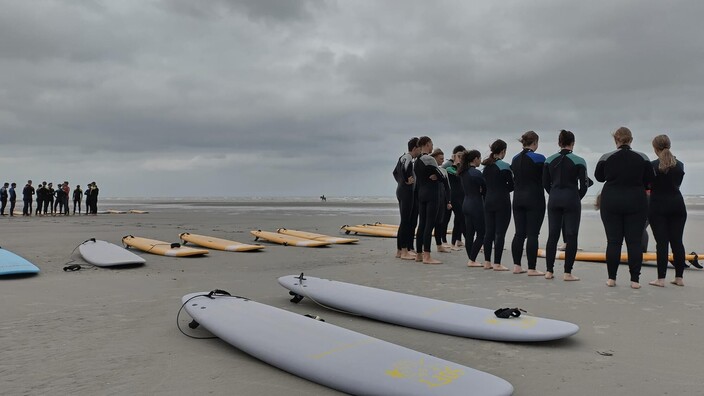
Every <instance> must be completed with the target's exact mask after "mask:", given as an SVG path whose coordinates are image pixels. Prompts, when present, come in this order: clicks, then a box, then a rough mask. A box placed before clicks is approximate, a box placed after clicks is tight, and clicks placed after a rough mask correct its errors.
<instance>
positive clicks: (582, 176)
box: [577, 165, 590, 199]
mask: <svg viewBox="0 0 704 396" xmlns="http://www.w3.org/2000/svg"><path fill="white" fill-rule="evenodd" d="M577 180H579V199H582V198H584V196H585V195H587V189H588V188H589V186H590V184H589V182H590V180H589V178H588V177H587V167H586V166H582V165H577Z"/></svg>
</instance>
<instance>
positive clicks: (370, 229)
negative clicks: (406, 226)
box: [340, 224, 398, 238]
mask: <svg viewBox="0 0 704 396" xmlns="http://www.w3.org/2000/svg"><path fill="white" fill-rule="evenodd" d="M340 229H341V230H344V231H345V234H349V233H355V234H357V235H368V236H378V237H384V238H396V234H397V233H398V230H397V229H395V228H389V227H376V226H373V225H368V224H360V225H343V226H342V227H340Z"/></svg>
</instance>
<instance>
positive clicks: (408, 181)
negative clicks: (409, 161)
mask: <svg viewBox="0 0 704 396" xmlns="http://www.w3.org/2000/svg"><path fill="white" fill-rule="evenodd" d="M415 182H416V178H415V177H413V176H409V177H408V180H407V181H406V184H413V183H415Z"/></svg>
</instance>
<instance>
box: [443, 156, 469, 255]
mask: <svg viewBox="0 0 704 396" xmlns="http://www.w3.org/2000/svg"><path fill="white" fill-rule="evenodd" d="M464 151H465V148H464V146H462V145H458V146H455V148H454V149H452V158H450V159H449V160H447V161H445V163H444V164H442V167H443V168H445V170H447V177H448V179H449V180H450V202H451V204H452V211H451V212H449V213H448V214H447V217H446V218H445V229H447V227H448V225H449V223H450V216H451V215H453V214H454V220H453V222H452V240H451V242H452V243H451V246H450V249H452V250H461V249H462V246H463V243H462V235H463V234H464V214H463V213H462V201H464V191H462V183H461V182H460V178H459V176H457V165H459V163H460V161H461V160H462V159H461V154H462V153H463V152H464Z"/></svg>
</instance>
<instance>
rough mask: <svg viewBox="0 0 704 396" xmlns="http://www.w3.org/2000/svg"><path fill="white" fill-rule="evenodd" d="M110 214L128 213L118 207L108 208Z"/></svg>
mask: <svg viewBox="0 0 704 396" xmlns="http://www.w3.org/2000/svg"><path fill="white" fill-rule="evenodd" d="M106 212H107V213H108V214H126V213H127V212H126V211H124V210H117V209H108V210H106Z"/></svg>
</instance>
